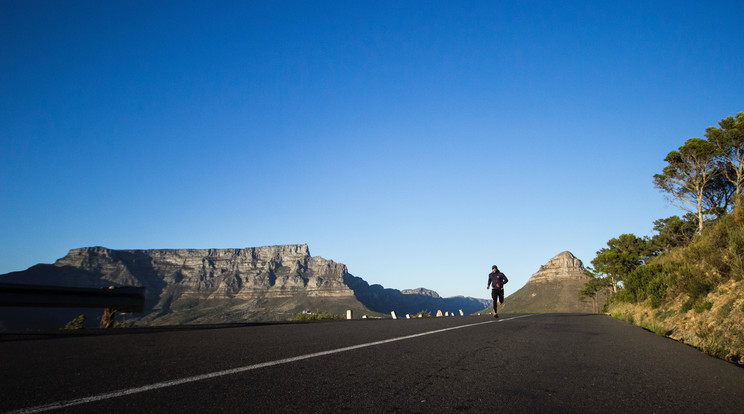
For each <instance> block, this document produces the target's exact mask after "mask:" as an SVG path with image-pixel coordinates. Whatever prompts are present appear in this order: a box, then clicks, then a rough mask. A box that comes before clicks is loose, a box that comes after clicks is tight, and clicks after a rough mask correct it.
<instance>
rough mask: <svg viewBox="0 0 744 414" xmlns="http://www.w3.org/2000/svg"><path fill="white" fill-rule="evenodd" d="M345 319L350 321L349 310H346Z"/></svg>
mask: <svg viewBox="0 0 744 414" xmlns="http://www.w3.org/2000/svg"><path fill="white" fill-rule="evenodd" d="M346 319H351V309H347V310H346Z"/></svg>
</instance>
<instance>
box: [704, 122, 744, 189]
mask: <svg viewBox="0 0 744 414" xmlns="http://www.w3.org/2000/svg"><path fill="white" fill-rule="evenodd" d="M718 125H719V126H720V128H717V127H714V126H711V127H708V128H707V129H706V130H705V136H706V137H707V138H708V141H709V142H711V143H713V144H714V145H715V146H716V148H717V149H718V151H719V156H720V157H722V158H723V159H724V160H725V161H726V162H727V163H728V164H729V166H730V168H727V169H725V170H724V176H725V177H726V179H727V180H728V181H729V182H731V184H732V185H733V186H734V188H735V193H736V194H741V191H742V187H744V112H739V113H738V114H736V117H735V118H734V117H733V116H729V117H727V118H724V119H722V120H720V121H719V122H718Z"/></svg>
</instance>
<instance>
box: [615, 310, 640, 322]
mask: <svg viewBox="0 0 744 414" xmlns="http://www.w3.org/2000/svg"><path fill="white" fill-rule="evenodd" d="M612 317H613V318H615V319H620V320H621V321H625V322H628V323H629V324H631V325H635V317H634V316H633V314H632V313H630V312H628V311H625V312H613V313H612Z"/></svg>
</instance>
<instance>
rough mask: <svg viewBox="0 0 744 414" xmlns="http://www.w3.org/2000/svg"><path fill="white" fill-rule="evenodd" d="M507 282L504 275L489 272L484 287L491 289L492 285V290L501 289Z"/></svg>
mask: <svg viewBox="0 0 744 414" xmlns="http://www.w3.org/2000/svg"><path fill="white" fill-rule="evenodd" d="M507 282H509V279H507V278H506V275H505V274H503V273H501V272H498V273H493V272H491V273H489V274H488V285H486V286H487V287H491V285H493V287H494V289H503V288H504V285H505V284H506V283H507Z"/></svg>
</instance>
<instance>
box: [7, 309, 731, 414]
mask: <svg viewBox="0 0 744 414" xmlns="http://www.w3.org/2000/svg"><path fill="white" fill-rule="evenodd" d="M0 370H1V371H0V372H2V377H1V378H0V390H1V391H0V392H1V393H2V398H0V412H13V411H18V410H28V411H27V412H34V411H36V412H39V411H44V410H47V409H52V412H85V413H103V412H106V413H117V412H120V413H139V412H151V413H176V412H177V413H204V412H230V413H248V412H272V413H273V412H287V413H289V412H292V413H297V412H329V413H336V412H421V413H424V412H426V413H430V412H457V411H472V412H486V411H489V412H506V413H511V412H581V413H600V412H601V413H607V412H623V413H625V412H675V413H678V412H695V413H699V412H706V413H708V412H721V413H726V412H731V413H741V412H742V410H744V408H743V407H744V369H742V368H740V367H737V366H735V365H732V364H729V363H727V362H724V361H721V360H718V359H715V358H712V357H709V356H706V355H704V354H702V353H700V352H699V351H697V350H695V349H693V348H690V347H688V346H686V345H683V344H681V343H677V342H674V341H672V340H669V339H667V338H664V337H661V336H658V335H655V334H653V333H650V332H647V331H645V330H643V329H641V328H638V327H634V326H631V325H628V324H626V323H624V322H621V321H618V320H615V319H612V318H610V317H607V316H601V315H561V314H543V315H502V318H501V319H498V320H494V319H492V318H490V317H487V316H483V317H477V316H471V317H450V318H432V319H418V320H355V321H333V322H320V323H292V324H264V325H243V326H236V325H231V326H219V327H201V328H178V329H176V328H171V329H129V330H117V331H115V332H114V333H110V332H102V331H92V332H88V333H83V334H49V335H42V334H34V335H7V334H5V335H0ZM37 409H38V410H37Z"/></svg>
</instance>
